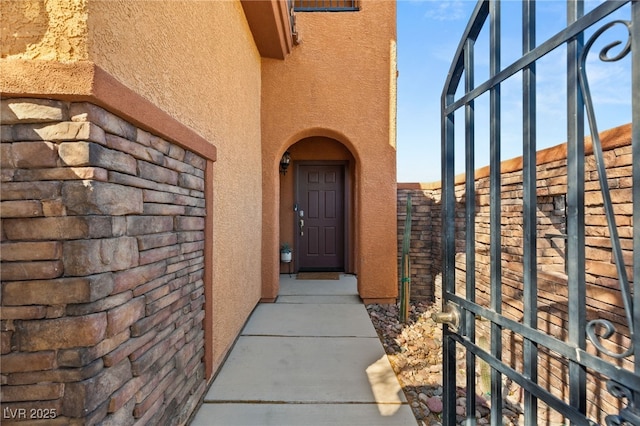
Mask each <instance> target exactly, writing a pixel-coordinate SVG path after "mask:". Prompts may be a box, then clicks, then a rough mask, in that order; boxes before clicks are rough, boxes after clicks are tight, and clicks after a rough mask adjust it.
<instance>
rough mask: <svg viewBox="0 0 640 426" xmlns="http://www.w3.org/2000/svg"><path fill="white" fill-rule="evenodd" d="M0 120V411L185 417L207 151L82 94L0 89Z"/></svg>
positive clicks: (144, 420) (131, 420) (198, 305)
mask: <svg viewBox="0 0 640 426" xmlns="http://www.w3.org/2000/svg"><path fill="white" fill-rule="evenodd" d="M1 120H2V144H1V149H2V150H1V163H0V166H1V167H2V192H1V198H2V203H1V217H2V246H1V262H2V263H1V267H2V269H1V273H2V276H1V278H2V309H1V313H0V315H1V334H0V336H1V354H2V368H1V376H0V378H1V383H2V389H1V399H2V406H1V407H0V413H3V414H2V415H3V418H2V422H3V423H4V422H9V421H10V420H11V419H10V418H8V417H13V418H14V419H15V420H24V419H25V418H26V419H36V418H44V417H47V416H48V417H49V419H52V418H55V420H49V421H48V422H46V424H95V423H100V424H104V425H130V424H140V425H146V424H176V423H180V422H184V421H186V419H187V418H188V416H189V415H190V414H191V412H192V411H193V409H194V408H195V406H196V405H197V403H198V401H199V399H200V397H201V396H202V394H203V392H204V390H205V387H206V382H205V377H204V362H203V354H204V331H203V325H202V323H203V318H204V287H203V271H204V255H203V248H204V216H205V198H204V169H205V165H206V161H205V160H204V159H203V158H201V157H199V156H198V155H195V154H194V153H192V152H189V151H186V150H184V149H183V148H181V147H179V146H178V145H175V144H173V143H170V142H169V141H167V140H163V139H161V138H159V137H156V136H154V135H152V134H150V133H148V132H145V131H143V130H141V129H139V128H136V127H135V126H133V125H132V124H130V123H128V122H126V121H125V120H123V119H121V118H119V117H116V116H115V115H112V114H110V113H109V112H107V111H105V110H104V109H102V108H99V107H97V106H95V105H93V104H89V103H70V102H63V101H56V100H44V99H3V100H2V116H1ZM20 417H21V418H20Z"/></svg>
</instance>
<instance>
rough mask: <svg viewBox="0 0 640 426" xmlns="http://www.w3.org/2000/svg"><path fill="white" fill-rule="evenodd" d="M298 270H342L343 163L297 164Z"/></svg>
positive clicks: (343, 241)
mask: <svg viewBox="0 0 640 426" xmlns="http://www.w3.org/2000/svg"><path fill="white" fill-rule="evenodd" d="M296 181H297V183H298V185H297V188H298V189H297V194H296V196H297V208H298V211H297V212H296V213H295V215H296V230H297V234H298V244H297V247H298V250H297V252H298V258H297V261H298V270H301V271H344V265H345V260H344V257H345V256H344V252H345V250H344V244H345V239H344V229H345V223H344V222H345V212H344V210H345V201H344V194H345V192H344V191H345V166H344V165H343V164H299V165H298V167H297V180H296Z"/></svg>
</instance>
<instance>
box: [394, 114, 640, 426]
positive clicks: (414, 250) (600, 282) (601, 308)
mask: <svg viewBox="0 0 640 426" xmlns="http://www.w3.org/2000/svg"><path fill="white" fill-rule="evenodd" d="M630 130H631V128H630V126H629V125H627V126H622V127H619V128H616V129H612V130H610V131H607V132H604V133H603V134H602V135H601V139H602V143H603V148H604V151H605V152H604V157H605V163H606V166H607V177H608V183H609V187H610V190H611V196H612V201H613V208H614V211H615V214H616V225H617V229H618V232H619V235H620V238H621V243H622V249H623V255H624V260H625V264H626V267H627V273H628V276H629V278H630V279H632V278H633V274H632V266H633V264H632V261H633V252H632V249H633V248H632V246H633V240H632V239H633V225H632V163H631V131H630ZM537 164H538V166H537V180H538V181H537V188H538V190H537V196H538V198H537V200H538V203H537V208H538V214H537V216H538V219H537V222H538V225H537V229H538V236H537V262H538V311H539V312H538V328H539V329H540V330H543V331H544V332H546V333H548V334H551V335H553V336H555V337H557V338H558V339H560V340H564V339H566V338H567V333H568V330H567V327H568V311H567V306H568V291H567V276H566V275H565V270H564V267H565V265H564V259H565V240H564V239H563V238H562V237H561V236H562V234H564V233H565V232H566V215H565V208H566V205H565V195H566V192H567V167H566V164H567V162H566V147H565V145H560V146H557V147H554V148H550V149H548V150H544V151H541V152H539V153H538V161H537ZM585 169H586V172H585V191H586V192H585V234H586V235H585V256H586V268H585V275H586V284H587V287H586V297H587V320H593V319H598V318H604V319H608V320H610V321H611V322H612V323H613V324H615V326H616V328H617V330H618V333H617V334H616V335H615V336H614V338H613V339H612V340H611V341H610V342H608V344H607V345H606V346H607V347H609V349H610V350H613V351H616V352H621V351H622V350H621V348H627V347H629V345H630V338H629V330H628V324H627V320H626V318H625V312H624V308H623V302H622V298H621V294H620V287H619V284H618V281H617V272H616V266H615V264H614V261H613V255H612V252H611V242H610V239H609V230H608V227H607V222H606V217H605V213H604V209H603V206H602V195H601V192H600V184H599V182H598V173H597V171H596V165H595V158H594V156H593V155H592V154H591V152H590V145H587V156H586V162H585ZM502 170H503V173H502V196H501V199H502V226H501V229H502V292H503V305H502V309H503V314H504V315H505V316H507V317H510V318H511V319H514V320H516V321H521V320H522V317H523V285H522V282H523V272H522V271H523V263H522V262H523V260H522V256H523V253H524V251H523V245H524V242H523V234H522V212H523V209H522V206H523V203H522V192H523V190H522V163H521V159H520V158H517V159H513V160H510V161H507V162H505V163H503V165H502ZM475 187H476V197H475V198H476V203H475V208H476V220H475V226H476V235H475V240H476V250H475V252H476V274H475V276H476V301H477V303H479V304H481V305H483V306H487V307H488V306H489V303H490V284H489V276H490V274H489V267H490V257H489V247H490V245H489V209H490V200H489V179H488V169H480V170H478V171H477V172H476V184H475ZM408 194H411V195H412V200H413V205H414V207H413V210H412V216H413V220H412V242H411V262H412V277H411V285H412V288H411V290H412V298H413V299H427V300H431V301H434V302H435V303H440V300H439V299H440V298H441V294H442V277H441V266H440V265H441V251H440V250H441V248H440V238H441V220H440V212H441V208H440V200H441V198H440V197H441V188H440V186H439V184H436V185H425V184H402V183H400V184H398V232H399V235H398V253H399V254H400V253H401V249H402V232H403V228H404V220H405V208H406V204H405V203H406V198H407V195H408ZM455 194H456V216H455V217H456V232H455V236H456V242H455V246H456V289H457V290H456V291H457V293H459V294H461V295H463V294H464V288H465V281H466V279H465V274H466V263H465V235H466V234H465V223H464V220H465V205H464V203H465V201H464V200H465V187H464V180H462V179H460V180H457V181H456V188H455ZM483 335H484V337H485V340H486V342H489V341H490V339H489V338H488V330H483V324H482V323H480V324H479V330H478V338H479V341H480V342H481V343H482V342H483V340H482V336H483ZM503 348H504V353H503V359H504V360H506V361H507V362H509V363H511V365H512V367H513V368H516V369H517V370H518V371H522V362H523V360H522V357H521V353H522V339H521V338H520V337H519V336H513V335H511V334H508V333H503ZM587 349H588V351H589V352H591V353H596V350H595V348H594V347H593V345H592V344H591V343H589V344H588V346H587ZM605 358H606V356H605ZM609 361H611V362H612V363H618V364H619V365H620V366H621V367H624V368H633V363H632V361H631V360H629V359H627V360H624V361H616V360H613V359H609ZM538 378H539V384H541V385H542V386H545V387H548V388H549V389H551V390H552V392H554V393H555V394H556V396H558V397H559V398H564V399H566V398H567V395H568V392H567V388H566V386H565V387H562V386H558V384H561V383H565V384H566V383H568V366H567V364H566V362H564V361H562V360H560V359H559V358H558V357H557V356H554V355H553V354H550V353H548V351H546V352H545V351H544V350H541V353H540V365H539V377H538ZM588 398H589V400H590V401H591V402H590V403H589V407H588V408H589V414H590V415H592V416H593V417H594V418H595V419H597V421H598V422H600V423H604V413H605V412H608V413H611V412H614V411H615V412H617V410H618V404H619V401H617V400H616V399H615V398H612V397H611V395H610V394H609V393H608V392H607V390H606V386H605V383H604V382H603V381H602V380H601V378H600V377H598V375H597V373H594V372H590V374H589V377H588ZM540 415H541V416H549V418H547V420H549V421H552V420H558V419H552V418H551V416H550V415H548V414H544V413H540ZM540 418H541V419H543V418H544V417H540Z"/></svg>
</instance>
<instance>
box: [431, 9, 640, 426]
mask: <svg viewBox="0 0 640 426" xmlns="http://www.w3.org/2000/svg"><path fill="white" fill-rule="evenodd" d="M521 5H522V55H521V56H520V57H519V58H517V59H516V60H515V61H513V62H512V63H510V64H508V65H507V66H502V64H501V46H502V40H501V38H502V36H501V3H500V1H499V0H480V1H479V2H478V3H477V5H476V7H475V9H474V11H473V14H472V17H471V19H470V21H469V23H468V25H467V27H466V30H465V33H464V35H463V37H462V39H461V41H460V43H459V45H458V48H457V51H456V53H455V56H454V60H453V62H452V65H451V68H450V71H449V74H448V77H447V81H446V83H445V86H444V89H443V92H442V98H441V103H442V117H441V118H442V183H443V186H442V188H443V189H442V291H443V298H442V303H443V311H444V312H442V313H441V314H437V315H434V320H437V321H438V322H441V323H443V327H444V341H443V363H444V366H443V372H444V373H443V374H444V379H443V382H444V394H443V399H444V401H443V402H444V412H443V421H444V424H445V425H454V424H456V423H463V424H468V425H475V424H476V419H475V407H476V403H477V401H478V399H479V398H480V396H479V395H481V394H485V395H484V396H486V398H487V399H488V401H487V403H488V404H490V406H491V424H492V425H498V424H502V422H503V416H502V412H503V408H504V406H505V404H508V403H509V401H508V400H507V393H510V392H511V389H512V388H513V389H517V392H519V393H518V398H519V399H518V403H519V404H520V405H521V407H522V408H521V413H520V416H519V419H520V420H521V421H522V422H523V424H525V425H538V424H565V422H568V423H570V424H572V425H573V424H575V425H593V424H601V423H606V424H607V425H609V426H613V425H636V426H640V365H639V364H640V363H638V362H637V361H638V358H639V356H640V353H639V352H640V350H639V348H640V336H639V334H640V333H638V331H639V330H640V47H639V46H640V1H636V0H626V1H618V0H608V1H604V2H602V3H599V4H598V5H596V6H594V7H593V8H592V9H591V10H589V11H588V12H587V13H585V10H584V9H585V4H584V2H583V1H582V0H568V1H567V2H566V18H567V19H566V20H567V23H566V26H565V28H563V29H562V30H560V31H559V32H557V33H555V34H554V35H552V36H551V37H549V38H548V39H547V40H544V41H542V42H537V41H536V3H535V1H533V0H524V1H523V2H522V4H521ZM627 11H628V12H627ZM621 12H624V13H628V19H627V18H625V19H618V17H617V15H619V14H620V13H621ZM487 27H488V34H489V35H488V39H489V41H488V43H489V76H488V78H487V79H486V80H485V81H482V82H479V83H478V82H476V81H475V77H476V76H475V71H474V69H475V68H476V66H475V65H474V64H475V62H474V61H475V56H476V55H475V50H474V47H475V44H476V42H477V41H478V38H479V36H480V34H481V33H482V31H483V28H487ZM620 30H622V32H624V34H625V35H626V37H625V38H626V39H624V38H623V37H620V36H619V34H620V32H621V31H620ZM612 31H617V32H616V33H615V34H618V36H617V37H616V39H615V40H614V41H612V42H609V43H608V44H606V45H605V46H604V47H601V48H599V52H598V53H599V54H598V59H599V61H601V62H603V63H604V64H608V63H614V62H619V61H622V60H623V59H624V60H627V61H629V62H630V63H631V66H630V71H629V73H630V81H631V93H626V91H622V92H620V93H619V96H620V97H628V99H629V104H630V109H631V123H630V124H629V125H628V132H629V133H630V137H629V138H630V142H629V143H628V144H627V146H629V147H630V148H629V152H630V158H631V160H630V166H629V169H631V171H630V173H629V175H630V176H629V179H630V182H631V184H630V185H628V187H627V188H626V190H628V191H629V193H630V194H631V196H630V201H629V202H628V203H627V208H628V209H630V211H628V212H627V216H626V217H631V219H630V223H626V224H625V228H624V229H625V231H624V232H625V233H624V236H622V237H621V235H620V229H622V228H621V224H620V223H617V220H618V221H619V219H617V217H618V216H617V215H619V207H618V206H616V204H615V202H614V201H613V200H612V194H617V193H619V189H618V188H617V187H612V186H611V185H612V182H614V185H617V183H616V182H618V181H617V180H616V176H611V170H610V168H608V166H607V161H608V160H607V158H608V157H607V153H606V152H605V151H606V149H605V147H603V139H602V138H601V135H602V134H603V132H602V129H599V128H598V122H597V119H596V107H595V105H594V101H593V99H592V98H593V93H592V91H591V87H590V85H589V72H588V68H589V66H590V65H589V66H588V64H593V63H594V62H589V61H588V60H587V59H588V57H589V54H590V53H593V52H592V50H596V49H595V48H594V46H597V45H599V44H602V38H603V35H604V34H608V33H610V32H612ZM485 34H486V33H485ZM618 37H619V38H620V39H617V38H618ZM585 39H586V42H585ZM558 48H560V49H558ZM562 49H564V50H562ZM558 50H559V51H562V52H565V51H566V117H565V120H566V127H567V132H566V135H564V136H566V141H567V142H566V163H564V167H566V182H565V184H564V186H563V187H565V188H566V193H565V194H562V200H563V202H565V201H564V200H566V208H565V209H564V212H565V215H566V235H552V237H555V238H560V237H562V238H563V241H566V245H565V251H564V261H565V270H564V272H563V274H564V275H563V274H557V275H562V276H563V278H562V279H560V278H557V277H555V276H554V277H552V278H550V280H551V281H550V282H551V283H552V284H553V286H551V287H550V288H553V289H556V290H551V291H550V292H551V293H553V292H554V291H556V293H555V294H554V297H555V299H554V298H551V299H553V300H554V301H555V302H556V305H557V306H556V305H553V306H551V305H549V306H547V305H545V309H547V308H548V309H549V311H548V312H551V309H552V308H553V309H555V310H557V312H559V314H558V316H556V317H553V318H551V317H550V316H549V318H551V319H548V320H547V319H546V318H547V317H545V315H547V311H545V310H544V309H542V304H541V302H539V297H540V294H541V292H544V291H548V289H547V288H546V287H545V288H543V287H544V286H546V285H547V284H544V285H543V284H542V283H543V282H544V283H546V281H544V280H547V278H546V275H545V273H546V272H545V271H541V270H540V268H539V265H538V264H537V262H538V257H537V256H538V248H539V247H538V244H539V243H538V239H539V233H540V229H539V226H540V225H539V223H540V218H539V214H540V212H539V211H538V210H539V208H538V207H539V206H538V198H537V197H538V195H539V193H541V192H542V193H544V191H541V190H540V185H539V183H538V173H539V166H540V165H539V164H538V163H537V158H538V157H537V146H538V144H537V138H538V136H537V132H536V129H537V126H538V125H539V124H538V122H537V120H538V114H537V110H536V109H537V105H538V104H537V87H538V85H537V81H536V78H537V65H538V63H539V62H540V60H541V59H542V58H544V57H545V56H546V55H548V54H549V53H550V52H553V51H558ZM515 75H517V76H518V78H521V80H522V86H521V87H522V93H521V95H522V98H521V102H522V103H521V105H522V140H521V142H522V166H521V181H520V183H519V185H521V186H520V187H519V190H518V191H516V192H515V193H517V194H521V195H520V197H521V198H519V200H518V202H513V201H512V200H508V201H509V202H505V196H504V195H503V192H502V191H503V190H504V186H505V185H506V184H505V183H504V182H505V181H504V179H505V172H503V171H502V167H501V162H502V158H501V147H502V144H503V141H502V135H501V132H502V127H501V117H502V115H501V113H502V111H501V99H502V97H503V96H504V93H503V92H502V89H503V85H504V84H505V82H506V81H507V80H508V79H509V78H511V77H513V76H515ZM483 95H487V96H488V110H489V123H488V125H489V130H488V134H489V136H488V144H489V151H490V154H489V158H490V164H489V171H488V176H486V180H487V182H488V188H483V187H478V185H477V183H476V174H475V173H476V169H475V160H474V158H475V152H476V145H477V144H478V140H477V134H476V130H475V129H476V125H477V122H476V121H477V120H476V114H477V111H476V108H477V107H478V101H479V99H480V98H481V97H482V96H483ZM483 99H486V97H485V98H483ZM456 112H458V113H459V116H458V115H456ZM460 116H462V117H463V120H464V123H463V125H462V126H456V123H455V120H456V117H458V118H460ZM585 119H586V120H585ZM460 127H462V128H463V129H464V130H463V132H462V133H463V134H460V133H461V132H460V130H459V128H460ZM625 129H626V127H625ZM586 132H588V135H589V136H587V137H585V133H586ZM457 140H463V141H464V142H463V146H464V151H462V152H461V149H460V144H456V141H457ZM625 152H626V151H625ZM457 155H464V159H465V166H464V174H465V182H464V185H463V186H462V185H461V184H459V183H458V184H457V183H456V176H455V174H456V173H455V167H454V166H455V157H456V156H457ZM587 158H588V159H589V160H588V161H587ZM586 163H589V166H588V167H592V169H590V171H589V173H591V174H592V175H593V176H594V177H593V182H591V181H589V188H588V189H586V188H585V181H586V180H587V179H586V177H585V176H586V172H585V170H586V169H585V164H586ZM596 175H597V178H596V177H595V176H596ZM510 179H511V178H510ZM512 182H513V179H512V180H509V183H510V184H512ZM456 185H457V187H456ZM594 187H597V188H599V197H601V203H600V204H599V205H598V208H599V209H601V210H603V212H604V214H603V215H602V217H604V218H605V219H603V223H602V227H603V229H606V232H605V231H603V233H602V238H600V239H599V241H604V240H605V238H606V239H607V241H608V242H607V243H606V246H607V250H610V259H611V261H610V262H611V268H612V269H611V271H614V272H610V273H609V274H610V275H609V276H608V278H607V280H606V285H607V291H608V292H609V293H607V294H613V293H611V292H615V297H614V298H613V299H615V300H616V301H617V302H616V303H617V305H615V306H614V307H613V308H612V310H614V311H615V312H609V311H607V310H598V309H593V308H591V307H590V308H589V309H588V308H587V298H588V297H587V293H588V292H589V291H591V292H592V293H590V296H589V297H591V298H593V297H594V296H593V294H597V293H593V288H592V287H589V286H590V285H591V284H590V282H588V280H587V278H585V276H586V275H587V273H588V272H586V270H587V269H588V267H587V266H588V264H589V260H588V259H586V257H585V245H586V244H585V229H586V225H585V217H587V210H586V208H585V204H586V202H585V194H586V193H587V191H592V192H593V191H594V189H593V188H594ZM481 190H486V192H483V193H482V194H480V191H481ZM616 190H617V191H618V192H616ZM461 194H464V195H463V196H461ZM479 198H484V199H486V200H490V201H487V202H486V205H484V206H480V205H479V204H478V199H479ZM503 204H509V206H508V207H509V208H511V211H515V212H516V213H517V214H519V215H521V216H520V217H519V218H517V219H513V220H517V221H519V222H518V224H519V225H520V226H521V233H522V234H521V235H520V236H518V238H521V242H522V244H521V247H519V249H521V251H519V252H518V253H517V255H518V256H519V257H518V259H519V262H520V265H521V266H519V267H518V268H517V270H518V274H519V275H518V277H519V280H520V281H518V282H517V285H516V284H512V283H511V282H512V281H513V280H514V278H513V274H512V273H511V271H510V272H509V273H510V274H511V275H510V276H509V277H507V276H506V274H505V272H506V266H504V265H507V264H508V262H505V257H504V248H503V241H504V238H505V236H504V235H503V232H504V230H503V226H502V225H503V222H502V221H503V216H502V214H503V212H502V209H503ZM514 206H516V207H514ZM629 206H630V207H629ZM563 207H564V206H563ZM518 209H520V210H518ZM508 211H509V210H508ZM462 212H464V213H462ZM481 216H482V217H481ZM480 217H481V218H480ZM479 218H480V219H479ZM587 222H588V220H587ZM605 222H606V223H605ZM480 226H482V227H484V228H488V233H489V235H488V238H487V239H486V240H487V241H484V240H483V241H481V242H479V241H478V239H477V235H478V234H477V227H480ZM629 229H631V231H629ZM563 230H565V228H563ZM461 234H464V237H460V235H461ZM461 238H464V244H461V242H460V239H461ZM479 244H485V247H486V250H485V252H483V253H482V257H483V258H485V259H489V260H488V261H487V262H486V267H485V266H483V265H484V264H482V265H481V264H480V263H479V262H478V258H479V257H480V255H478V253H477V247H479ZM603 244H605V243H604V242H603ZM462 246H463V247H464V248H462V249H461V247H462ZM510 261H512V260H511V259H510ZM547 275H548V274H547ZM614 275H615V277H614ZM590 279H591V278H590ZM509 280H511V281H509ZM554 280H555V281H554ZM507 281H509V283H510V284H509V285H510V287H507V286H506V285H505V282H507ZM515 281H517V280H515ZM482 286H485V287H482ZM507 300H509V303H512V304H511V305H508V304H507V302H506V301H507ZM545 303H546V302H545ZM513 306H516V307H518V309H520V310H518V309H516V310H513ZM589 306H592V305H589ZM614 308H615V309H614ZM554 312H555V311H554ZM516 314H517V315H516ZM612 318H614V319H615V320H614V319H612ZM545 321H547V322H545ZM543 326H544V327H546V330H545V329H544V327H543ZM461 354H464V355H461ZM461 360H462V361H461ZM460 362H463V363H464V366H465V368H466V376H465V378H464V387H465V389H466V405H465V414H464V415H461V414H460V412H458V413H456V404H457V401H456V399H457V391H458V389H457V386H462V385H461V383H460V381H459V380H458V374H459V370H460V368H459V367H460ZM543 370H544V372H545V374H547V375H548V377H547V378H546V379H544V380H543V379H541V378H540V375H541V372H542V371H543ZM485 373H487V374H485ZM480 376H482V377H485V378H488V384H486V385H480V384H478V379H477V378H478V377H480ZM489 382H490V383H489ZM512 385H513V386H512ZM605 388H606V389H605ZM607 394H608V395H609V396H606V395H607ZM558 419H559V420H558Z"/></svg>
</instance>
